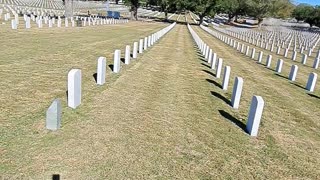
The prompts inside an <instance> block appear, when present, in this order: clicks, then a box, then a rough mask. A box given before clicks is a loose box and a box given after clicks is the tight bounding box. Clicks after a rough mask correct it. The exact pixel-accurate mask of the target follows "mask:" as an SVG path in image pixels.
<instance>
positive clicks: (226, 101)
mask: <svg viewBox="0 0 320 180" xmlns="http://www.w3.org/2000/svg"><path fill="white" fill-rule="evenodd" d="M211 94H212V95H213V96H215V97H217V98H219V99H221V100H222V101H224V102H225V103H226V104H228V105H230V104H231V101H230V100H229V99H227V98H226V97H224V96H222V95H221V94H219V93H217V92H214V91H211Z"/></svg>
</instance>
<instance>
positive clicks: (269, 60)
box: [266, 55, 272, 68]
mask: <svg viewBox="0 0 320 180" xmlns="http://www.w3.org/2000/svg"><path fill="white" fill-rule="evenodd" d="M271 62H272V55H268V57H267V63H266V66H267V68H270V67H271Z"/></svg>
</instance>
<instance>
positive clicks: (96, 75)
mask: <svg viewBox="0 0 320 180" xmlns="http://www.w3.org/2000/svg"><path fill="white" fill-rule="evenodd" d="M92 77H93V79H94V81H95V82H96V83H97V77H98V74H97V73H94V74H93V75H92Z"/></svg>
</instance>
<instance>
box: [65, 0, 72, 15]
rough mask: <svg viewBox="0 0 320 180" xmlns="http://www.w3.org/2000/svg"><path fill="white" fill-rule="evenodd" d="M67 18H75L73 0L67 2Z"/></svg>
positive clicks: (66, 0)
mask: <svg viewBox="0 0 320 180" xmlns="http://www.w3.org/2000/svg"><path fill="white" fill-rule="evenodd" d="M64 7H65V14H64V15H65V17H68V18H69V17H73V0H65V5H64Z"/></svg>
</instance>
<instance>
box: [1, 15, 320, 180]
mask: <svg viewBox="0 0 320 180" xmlns="http://www.w3.org/2000/svg"><path fill="white" fill-rule="evenodd" d="M175 16H178V15H175ZM181 18H185V17H184V16H181ZM173 19H175V18H173ZM183 20H184V19H183ZM188 20H189V17H188ZM164 26H165V24H161V23H129V24H125V25H113V26H100V27H99V26H98V27H86V28H79V29H78V28H77V29H71V28H70V29H52V30H48V29H43V30H30V31H26V30H18V32H13V31H9V30H8V31H3V32H2V33H6V34H7V36H4V37H2V39H1V42H6V43H0V52H1V53H0V54H1V56H0V69H1V71H0V77H1V81H0V86H1V87H2V88H1V90H0V91H1V93H0V109H1V115H0V121H1V127H0V131H1V139H0V143H1V144H0V145H1V146H0V155H1V161H0V164H1V165H0V174H1V175H2V176H3V177H5V178H9V179H13V178H14V177H15V178H21V177H22V178H25V179H27V178H30V179H50V178H51V176H52V175H53V174H60V175H61V178H62V179H128V178H132V179H319V178H320V171H319V164H320V159H319V156H320V135H319V132H318V131H319V128H320V122H319V119H320V112H319V108H320V103H319V100H320V98H319V97H320V92H319V90H320V88H319V86H317V87H316V93H314V94H313V96H310V95H308V94H307V93H306V92H305V90H303V89H302V88H301V87H298V86H297V85H294V84H292V83H289V82H288V80H287V79H285V78H283V77H279V76H276V75H275V74H274V72H273V71H271V70H268V69H266V68H265V67H264V66H262V65H258V64H257V63H255V62H254V61H253V60H250V59H249V58H248V57H245V56H244V55H242V54H240V53H238V52H237V51H235V50H234V49H232V48H231V47H228V46H227V45H225V44H223V43H222V42H221V41H219V40H217V39H215V38H214V37H212V36H211V35H209V34H207V33H206V32H204V31H203V30H201V29H200V28H199V27H195V26H193V28H194V29H195V31H196V32H197V33H198V34H199V35H200V36H201V38H203V39H204V40H205V42H206V43H207V44H209V45H210V46H211V47H212V48H213V50H214V52H217V54H218V57H221V58H223V60H224V65H229V66H231V78H230V80H231V82H230V83H229V88H228V91H223V90H221V88H220V85H221V79H216V78H215V77H214V74H215V72H214V71H212V70H211V69H210V68H209V67H208V66H209V65H208V64H207V63H206V61H205V60H204V59H203V58H202V57H201V56H200V55H199V51H197V49H196V46H195V44H194V43H193V41H192V39H191V35H190V34H189V32H188V30H187V27H186V26H185V25H177V26H176V27H175V28H174V29H173V30H172V32H170V33H169V34H167V35H166V36H165V37H164V38H163V39H161V40H160V41H159V43H157V44H156V45H155V46H154V47H152V49H149V50H148V51H147V52H145V53H143V55H139V58H138V59H137V60H135V61H133V63H132V64H131V65H129V66H123V67H122V69H121V72H120V74H117V75H116V74H113V73H111V70H110V69H109V68H108V69H107V72H108V73H107V84H106V85H105V86H102V87H98V86H96V85H95V82H94V79H93V74H94V73H95V72H96V61H97V58H98V57H99V56H106V57H107V63H108V65H110V64H112V63H113V58H112V55H113V51H114V50H115V49H118V48H120V49H121V50H122V56H123V54H124V48H125V45H126V44H133V42H134V41H137V40H138V39H139V38H142V37H144V36H146V35H149V34H151V33H152V32H155V31H156V30H158V29H160V28H162V27H164ZM274 62H275V60H274V61H273V63H274ZM286 65H287V64H285V65H284V72H283V75H285V74H286V73H287V72H288V67H286ZM299 67H300V66H299ZM72 68H80V69H82V79H83V83H82V87H83V89H82V90H83V101H82V104H81V105H80V106H79V108H77V109H76V110H71V109H70V108H66V94H65V91H66V90H67V84H66V83H67V73H68V71H69V70H70V69H72ZM308 68H309V67H307V66H306V67H302V68H301V73H300V72H299V74H298V78H297V83H298V84H301V85H302V84H304V83H305V82H304V81H306V79H305V78H306V76H307V74H308V70H309V69H308ZM299 70H300V69H299ZM235 76H240V77H243V79H244V88H243V93H242V99H241V103H240V108H239V110H233V109H232V108H231V107H230V106H229V105H228V103H229V100H230V97H231V92H232V85H233V80H234V78H235ZM253 95H260V96H262V97H263V98H264V100H265V110H264V112H263V118H262V122H261V126H260V130H259V135H258V137H257V138H251V137H250V136H249V135H248V134H246V132H245V131H244V130H243V128H244V126H245V124H246V119H247V114H248V110H249V106H250V101H251V98H252V96H253ZM56 97H59V98H60V99H61V100H62V104H63V106H64V108H63V114H62V128H61V129H60V130H58V131H56V132H50V131H47V130H45V128H44V126H45V111H46V109H47V107H48V106H49V105H50V103H51V101H52V100H53V99H54V98H56Z"/></svg>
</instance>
